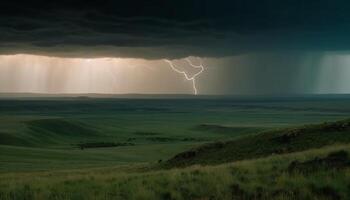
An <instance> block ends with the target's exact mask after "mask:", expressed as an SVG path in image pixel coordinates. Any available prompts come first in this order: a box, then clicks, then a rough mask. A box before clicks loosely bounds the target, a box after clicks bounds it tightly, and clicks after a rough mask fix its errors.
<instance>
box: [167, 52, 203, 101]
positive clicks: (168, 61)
mask: <svg viewBox="0 0 350 200" xmlns="http://www.w3.org/2000/svg"><path fill="white" fill-rule="evenodd" d="M185 60H186V62H187V63H188V64H189V65H190V66H191V67H193V68H195V69H200V71H199V72H197V73H196V74H194V75H192V76H189V75H188V74H187V73H186V72H185V71H181V70H179V69H178V68H177V67H176V65H175V64H174V63H173V62H172V61H170V60H168V59H164V61H165V62H166V63H168V64H169V65H170V67H171V69H172V70H173V71H175V72H177V73H179V74H182V75H184V77H185V78H186V80H188V81H192V87H193V92H194V94H195V95H197V94H198V89H197V86H196V78H197V76H199V75H200V74H201V73H202V72H203V71H204V66H203V63H202V60H201V59H200V58H199V60H200V64H199V65H195V64H193V63H192V61H191V60H190V59H189V58H185Z"/></svg>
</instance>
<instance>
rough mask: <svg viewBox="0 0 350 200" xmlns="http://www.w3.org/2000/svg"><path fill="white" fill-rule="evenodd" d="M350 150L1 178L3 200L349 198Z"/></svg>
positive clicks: (6, 175)
mask: <svg viewBox="0 0 350 200" xmlns="http://www.w3.org/2000/svg"><path fill="white" fill-rule="evenodd" d="M349 154H350V146H349V145H343V146H332V147H326V148H322V149H313V150H309V151H305V152H298V153H292V154H284V155H273V156H270V157H267V158H263V159H256V160H250V161H238V162H233V163H229V164H224V165H218V166H205V167H204V166H192V167H189V168H183V169H172V170H159V171H150V170H149V169H147V168H146V167H144V166H125V167H121V166H120V167H111V168H101V169H98V168H97V169H85V170H70V171H49V172H35V173H16V174H13V173H7V174H0V199H2V200H13V199H27V200H32V199H33V200H34V199H35V200H51V199H55V200H61V199H62V200H63V199H77V200H79V199H84V200H89V199H91V200H92V199H125V200H128V199H130V200H131V199H135V200H139V199H154V200H157V199H160V200H164V199H179V200H181V199H218V200H225V199H237V200H241V199H346V198H347V197H349V196H350V190H349V188H350V158H349Z"/></svg>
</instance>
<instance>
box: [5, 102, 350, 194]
mask: <svg viewBox="0 0 350 200" xmlns="http://www.w3.org/2000/svg"><path fill="white" fill-rule="evenodd" d="M349 116H350V98H349V97H348V96H309V97H283V98H273V97H201V98H136V99H126V98H109V99H108V98H68V97H67V98H22V99H19V98H17V99H2V100H0V199H346V198H347V197H349V196H350V181H349V180H350V173H349V172H350V171H349V170H350V168H349V166H350V158H349V153H350V147H349V145H350V122H349V121H348V118H349Z"/></svg>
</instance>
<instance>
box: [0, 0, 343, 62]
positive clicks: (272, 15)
mask: <svg viewBox="0 0 350 200" xmlns="http://www.w3.org/2000/svg"><path fill="white" fill-rule="evenodd" d="M349 10H350V3H349V2H348V1H347V0H333V1H331V0H307V1H306V0H283V1H282V0H227V1H213V0H176V1H175V0H174V1H165V0H148V1H146V0H144V1H141V0H140V1H135V0H134V1H132V0H130V1H116V0H105V1H103V0H99V1H97V0H95V1H93V0H61V1H43V0H27V1H24V2H22V1H19V0H12V1H7V0H2V1H1V2H0V53H2V54H13V53H34V54H45V55H55V56H73V57H82V56H84V57H85V56H89V57H90V56H116V57H142V58H150V59H155V58H164V57H167V58H175V57H184V56H188V55H198V56H213V57H218V56H227V55H234V54H239V53H246V52H251V51H281V50H291V49H293V50H349V49H350V39H349V34H350V12H349Z"/></svg>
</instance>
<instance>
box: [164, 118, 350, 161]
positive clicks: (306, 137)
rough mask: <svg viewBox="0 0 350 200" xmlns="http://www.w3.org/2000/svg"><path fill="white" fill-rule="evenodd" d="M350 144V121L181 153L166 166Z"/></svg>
mask: <svg viewBox="0 0 350 200" xmlns="http://www.w3.org/2000/svg"><path fill="white" fill-rule="evenodd" d="M337 143H338V144H345V143H350V120H343V121H337V122H331V123H322V124H315V125H306V126H303V127H297V128H289V129H280V130H274V131H268V132H263V133H260V134H255V135H250V136H245V137H240V138H238V139H235V140H232V141H226V142H215V143H210V144H206V145H202V146H199V147H197V148H193V149H191V150H189V151H186V152H183V153H180V154H178V155H176V156H174V157H173V158H172V159H170V160H168V161H167V162H166V163H165V166H167V167H183V166H189V165H193V164H204V165H211V164H220V163H225V162H232V161H238V160H247V159H254V158H260V157H266V156H269V155H273V154H284V153H291V152H297V151H304V150H307V149H312V148H320V147H323V146H327V145H333V144H337Z"/></svg>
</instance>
